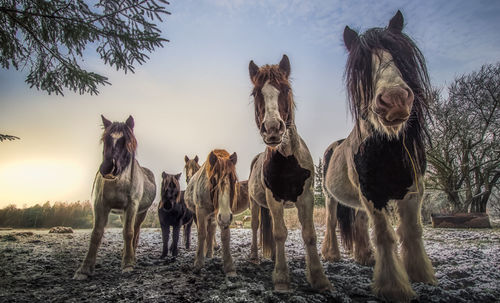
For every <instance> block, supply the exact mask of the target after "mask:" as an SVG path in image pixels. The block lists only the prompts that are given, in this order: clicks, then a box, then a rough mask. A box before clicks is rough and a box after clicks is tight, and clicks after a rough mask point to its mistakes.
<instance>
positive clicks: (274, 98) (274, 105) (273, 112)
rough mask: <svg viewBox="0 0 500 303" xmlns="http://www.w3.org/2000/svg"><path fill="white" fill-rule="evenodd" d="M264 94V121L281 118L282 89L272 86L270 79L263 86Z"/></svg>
mask: <svg viewBox="0 0 500 303" xmlns="http://www.w3.org/2000/svg"><path fill="white" fill-rule="evenodd" d="M261 91H262V95H263V96H264V102H265V109H266V111H265V114H264V121H263V122H264V123H265V122H266V121H269V120H280V119H281V117H280V112H279V107H278V97H279V95H280V91H279V90H278V89H277V88H276V87H274V86H272V85H271V84H270V83H269V81H267V82H266V84H264V86H263V87H262V90H261Z"/></svg>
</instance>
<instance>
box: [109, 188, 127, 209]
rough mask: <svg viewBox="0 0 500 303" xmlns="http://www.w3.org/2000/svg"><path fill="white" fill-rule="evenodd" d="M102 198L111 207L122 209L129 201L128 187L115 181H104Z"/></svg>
mask: <svg viewBox="0 0 500 303" xmlns="http://www.w3.org/2000/svg"><path fill="white" fill-rule="evenodd" d="M103 198H104V200H105V201H106V202H107V203H108V205H109V206H110V207H111V208H114V209H124V208H126V207H127V205H128V203H129V202H130V188H127V187H125V186H123V185H122V184H120V183H119V182H116V183H105V184H104V188H103Z"/></svg>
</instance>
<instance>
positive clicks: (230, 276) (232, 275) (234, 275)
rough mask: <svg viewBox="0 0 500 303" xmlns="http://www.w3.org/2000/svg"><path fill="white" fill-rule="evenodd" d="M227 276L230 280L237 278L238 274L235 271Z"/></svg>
mask: <svg viewBox="0 0 500 303" xmlns="http://www.w3.org/2000/svg"><path fill="white" fill-rule="evenodd" d="M226 276H227V277H229V278H234V277H237V276H238V274H237V273H236V272H235V271H230V272H227V273H226Z"/></svg>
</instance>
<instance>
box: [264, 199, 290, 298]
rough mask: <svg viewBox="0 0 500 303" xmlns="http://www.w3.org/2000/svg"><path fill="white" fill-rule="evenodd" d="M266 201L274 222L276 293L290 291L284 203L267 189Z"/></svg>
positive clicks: (274, 279) (274, 277)
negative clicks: (277, 199)
mask: <svg viewBox="0 0 500 303" xmlns="http://www.w3.org/2000/svg"><path fill="white" fill-rule="evenodd" d="M266 200H267V206H268V207H269V211H270V212H271V217H272V220H273V236H274V241H275V243H276V255H275V263H274V271H273V283H274V289H275V290H276V291H288V290H289V288H290V274H289V272H288V265H287V261H286V256H285V241H286V238H287V236H288V231H287V229H286V226H285V220H284V218H283V213H284V208H283V203H282V202H278V201H276V200H275V199H274V197H273V194H272V192H271V191H270V190H268V189H266Z"/></svg>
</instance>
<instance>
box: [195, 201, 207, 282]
mask: <svg viewBox="0 0 500 303" xmlns="http://www.w3.org/2000/svg"><path fill="white" fill-rule="evenodd" d="M207 215H208V213H207V211H206V210H205V209H203V208H201V207H198V206H196V221H197V222H196V226H197V228H198V246H197V247H196V255H195V258H194V272H195V273H199V272H200V270H201V268H202V267H203V265H204V264H205V244H206V240H207V219H208V218H207Z"/></svg>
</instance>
